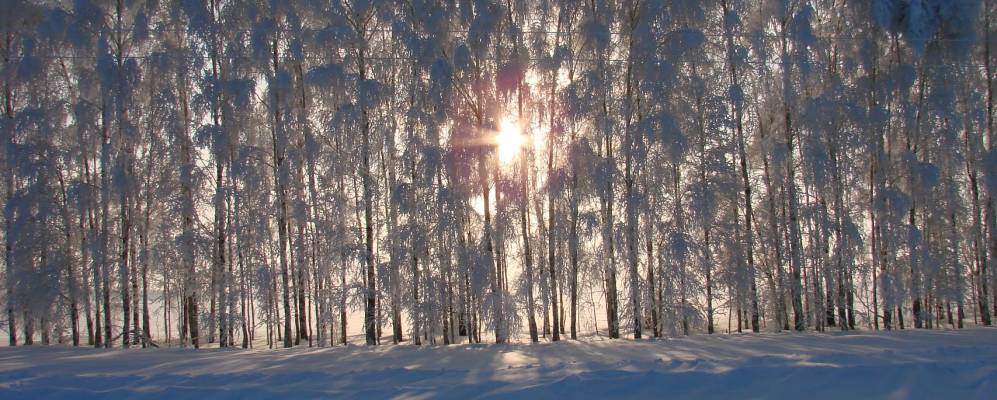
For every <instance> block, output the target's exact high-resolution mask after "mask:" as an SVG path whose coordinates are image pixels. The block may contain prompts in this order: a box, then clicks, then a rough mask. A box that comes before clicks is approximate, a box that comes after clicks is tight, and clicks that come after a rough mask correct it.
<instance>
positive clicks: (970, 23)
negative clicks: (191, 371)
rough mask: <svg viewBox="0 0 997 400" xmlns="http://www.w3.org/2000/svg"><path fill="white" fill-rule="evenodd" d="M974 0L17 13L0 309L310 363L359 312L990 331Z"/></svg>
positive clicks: (449, 324)
mask: <svg viewBox="0 0 997 400" xmlns="http://www.w3.org/2000/svg"><path fill="white" fill-rule="evenodd" d="M991 3H992V2H991V0H985V1H982V2H981V1H973V0H876V1H852V0H808V1H805V0H760V1H741V0H711V1H698V0H696V1H693V0H679V1H669V2H659V1H647V0H642V1H641V0H627V1H622V0H620V1H606V2H604V1H576V0H506V1H495V0H444V1H427V0H403V1H383V2H382V1H375V2H371V1H365V0H351V1H345V0H333V1H328V2H325V1H319V2H313V1H227V0H208V1H203V2H202V1H188V0H164V1H156V0H144V1H143V0H116V1H95V0H76V1H72V2H69V1H17V0H7V1H4V2H3V4H2V6H0V18H2V20H0V30H2V31H3V39H2V41H0V42H2V43H0V53H2V57H3V64H2V67H0V68H2V70H0V71H2V85H3V88H2V90H3V93H2V100H3V118H2V120H3V123H2V140H3V147H4V150H3V152H2V160H0V162H2V168H0V171H2V173H3V183H2V188H3V191H2V196H3V202H4V204H5V208H4V213H3V229H4V230H3V238H4V246H5V247H4V265H5V268H4V270H3V281H4V284H5V288H4V290H3V291H2V294H0V296H2V300H3V304H4V306H5V312H4V313H3V316H2V317H0V318H3V319H4V320H5V322H6V324H5V328H6V330H7V332H8V334H9V342H10V344H12V345H20V344H32V343H34V342H35V341H36V340H39V339H40V341H41V342H42V343H44V344H49V343H53V342H59V343H72V344H73V345H93V346H98V347H100V346H104V347H110V346H112V345H115V344H117V343H120V344H121V345H122V346H124V347H128V346H130V345H142V346H147V345H164V344H166V345H183V346H194V347H198V346H202V345H204V344H205V343H218V344H219V345H221V346H236V345H241V346H242V347H248V346H251V345H252V343H253V342H254V341H256V340H259V341H262V340H263V339H264V338H263V337H261V335H262V336H265V339H266V343H267V344H268V345H270V346H279V345H283V346H284V347H290V346H293V345H297V344H305V343H307V344H308V345H318V346H328V345H333V344H339V343H345V342H347V340H348V337H347V331H348V324H347V323H348V322H349V320H350V315H351V314H352V313H354V312H362V313H363V324H364V325H363V327H362V329H363V332H364V333H365V337H366V343H367V344H377V343H379V342H380V341H381V340H382V339H381V338H382V337H390V338H391V341H392V342H395V343H397V342H401V341H404V340H409V341H411V342H413V343H415V344H420V343H427V342H428V343H439V342H442V343H445V344H449V343H457V342H465V341H470V342H481V341H494V342H498V343H502V342H507V341H509V340H513V339H516V338H517V337H525V334H527V333H528V335H529V338H530V340H532V341H537V340H539V338H540V337H541V336H542V337H545V338H550V339H552V340H559V339H561V338H562V337H565V336H570V338H572V339H574V338H577V337H579V336H580V335H582V334H583V333H584V334H590V333H595V334H599V335H608V336H609V337H611V338H616V337H619V336H620V335H621V334H623V335H628V336H629V335H632V336H633V337H636V338H640V337H641V336H642V335H645V336H646V335H652V336H662V335H681V334H690V333H695V332H705V333H714V332H716V331H721V330H725V329H724V328H723V327H724V322H723V318H724V317H726V320H727V321H726V329H727V330H734V329H736V330H737V331H741V330H748V329H750V330H752V331H755V332H758V331H760V330H790V329H793V330H798V331H803V330H808V329H813V330H818V331H821V330H825V329H842V330H846V329H860V328H865V329H896V328H900V329H903V328H910V327H916V328H941V327H945V326H951V327H958V328H961V327H963V325H964V324H966V323H970V324H973V323H979V324H984V325H990V324H991V313H992V312H997V291H995V290H994V289H993V287H994V284H995V283H997V282H995V279H997V275H995V274H994V272H993V268H988V265H992V264H993V262H994V256H995V255H997V210H995V208H994V198H993V197H994V194H995V193H997V151H995V150H994V145H993V141H994V139H995V137H994V118H993V117H994V96H993V87H994V85H993V72H994V71H993V69H994V67H993V65H992V64H993V61H994V59H995V55H994V54H993V49H992V42H993V41H994V40H995V35H994V29H993V27H992V25H991V19H992V17H991V15H992V14H993V11H994V7H993V5H992V4H991ZM509 121H516V122H515V123H510V122H509ZM509 125H511V126H518V128H517V129H518V130H520V131H521V134H522V135H523V137H522V138H516V137H515V134H514V133H513V136H511V137H512V139H514V140H509V139H497V138H503V137H510V136H508V134H509V132H510V128H508V126H509ZM515 141H522V144H521V145H516V144H514V143H513V144H511V143H512V142H515ZM509 149H511V150H512V151H513V152H514V153H513V154H512V155H511V156H510V155H506V156H502V157H500V154H499V153H500V151H506V152H508V151H509ZM735 325H736V328H735V327H734V326H735ZM387 329H390V333H388V332H382V330H387ZM621 331H622V332H623V333H621Z"/></svg>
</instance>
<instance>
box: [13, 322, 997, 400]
mask: <svg viewBox="0 0 997 400" xmlns="http://www.w3.org/2000/svg"><path fill="white" fill-rule="evenodd" d="M995 357H997V329H990V328H974V329H967V330H962V331H911V330H908V331H895V332H889V333H887V332H880V333H867V332H866V333H840V332H833V333H824V334H820V333H805V334H797V333H783V334H775V333H772V334H745V335H727V336H723V335H715V336H692V337H684V338H672V339H660V340H643V341H631V340H615V341H609V340H600V339H598V338H587V339H585V340H582V341H562V342H558V343H540V344H532V345H531V344H510V345H484V344H482V345H467V344H462V345H453V346H424V347H416V346H411V345H409V344H402V345H384V346H378V347H364V346H356V345H351V346H347V347H336V348H323V349H315V348H301V347H299V348H294V349H289V350H221V349H206V350H205V349H202V350H198V351H195V350H183V349H146V350H128V351H124V350H97V349H90V348H68V347H56V346H53V347H34V348H26V347H17V348H9V347H7V348H0V398H4V399H15V398H52V399H63V398H64V399H79V398H94V397H100V398H154V399H164V398H165V399H168V398H195V397H203V398H212V399H215V398H233V399H252V398H276V397H289V398H366V399H380V398H406V399H421V398H565V399H585V398H595V399H608V398H637V397H640V398H659V397H662V396H664V397H668V398H743V397H747V398H806V399H808V400H809V399H820V398H837V399H849V398H953V399H973V398H993V396H994V395H995V394H997V364H995V363H994V362H993V360H994V359H995Z"/></svg>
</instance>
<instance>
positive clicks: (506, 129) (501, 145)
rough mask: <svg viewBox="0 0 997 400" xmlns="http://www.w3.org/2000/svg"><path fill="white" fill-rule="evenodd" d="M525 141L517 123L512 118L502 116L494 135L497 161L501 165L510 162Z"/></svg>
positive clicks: (517, 154)
mask: <svg viewBox="0 0 997 400" xmlns="http://www.w3.org/2000/svg"><path fill="white" fill-rule="evenodd" d="M525 142H526V140H525V138H524V137H523V133H522V128H520V126H519V124H518V123H517V122H516V121H513V120H512V119H509V118H503V119H502V122H501V123H499V130H498V132H497V134H496V135H495V145H496V146H497V147H498V158H499V162H500V163H501V164H503V165H509V164H511V163H512V162H513V161H514V160H515V159H516V157H517V156H519V153H520V150H521V149H522V147H523V145H524V144H525Z"/></svg>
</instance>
